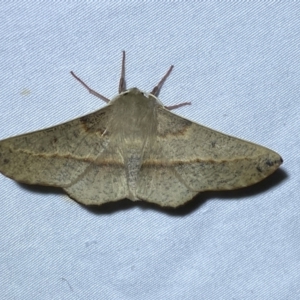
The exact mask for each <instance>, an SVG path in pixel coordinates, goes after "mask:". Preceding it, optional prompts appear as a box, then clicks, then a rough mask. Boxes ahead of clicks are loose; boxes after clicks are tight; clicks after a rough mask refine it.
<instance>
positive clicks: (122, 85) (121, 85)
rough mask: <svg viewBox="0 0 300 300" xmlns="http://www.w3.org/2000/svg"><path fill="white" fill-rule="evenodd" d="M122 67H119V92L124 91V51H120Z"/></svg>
mask: <svg viewBox="0 0 300 300" xmlns="http://www.w3.org/2000/svg"><path fill="white" fill-rule="evenodd" d="M122 55H123V56H122V67H121V77H120V82H119V94H121V93H122V92H124V91H126V81H125V51H122Z"/></svg>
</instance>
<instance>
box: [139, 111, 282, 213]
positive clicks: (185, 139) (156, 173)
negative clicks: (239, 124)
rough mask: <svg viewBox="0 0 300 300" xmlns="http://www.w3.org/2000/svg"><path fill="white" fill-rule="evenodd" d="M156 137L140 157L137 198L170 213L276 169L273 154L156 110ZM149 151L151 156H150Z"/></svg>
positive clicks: (279, 161)
mask: <svg viewBox="0 0 300 300" xmlns="http://www.w3.org/2000/svg"><path fill="white" fill-rule="evenodd" d="M157 118H158V135H157V140H156V144H155V145H153V147H152V151H151V152H149V153H145V154H144V158H145V160H144V162H143V164H142V167H141V171H140V177H139V182H138V187H139V188H138V191H137V196H138V197H139V198H140V199H144V200H147V201H149V202H154V203H158V204H160V205H162V206H173V207H176V206H178V205H181V204H183V203H185V202H186V201H188V200H190V199H191V198H192V197H193V196H195V195H196V194H197V193H199V192H201V191H207V190H231V189H237V188H241V187H245V186H249V185H251V184H254V183H256V182H258V181H260V180H262V179H263V178H265V177H267V176H268V175H270V174H271V173H273V172H274V171H275V170H276V169H277V168H278V167H279V165H280V164H281V163H282V159H281V157H280V156H279V154H277V153H276V152H274V151H272V150H270V149H267V148H265V147H262V146H259V145H256V144H253V143H251V142H247V141H244V140H241V139H238V138H234V137H231V136H228V135H225V134H222V133H220V132H217V131H214V130H212V129H209V128H207V127H204V126H201V125H199V124H196V123H194V122H191V121H189V120H186V119H184V118H181V117H179V116H177V115H175V114H173V113H171V112H170V111H168V110H166V109H164V108H162V107H161V108H158V112H157ZM153 149H154V151H153Z"/></svg>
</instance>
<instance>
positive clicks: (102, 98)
mask: <svg viewBox="0 0 300 300" xmlns="http://www.w3.org/2000/svg"><path fill="white" fill-rule="evenodd" d="M70 73H71V75H72V76H73V77H74V78H75V79H77V80H78V81H79V82H80V83H81V84H82V85H83V86H84V87H85V88H86V89H87V90H88V91H89V93H90V94H92V95H94V96H96V97H98V98H100V99H101V100H103V101H104V102H106V103H109V102H110V100H109V99H108V98H106V97H104V96H102V95H101V94H99V93H97V92H96V91H95V90H93V89H91V88H90V87H89V86H88V85H87V84H86V83H84V82H83V81H82V80H81V79H80V78H79V77H77V76H76V75H75V74H74V72H73V71H71V72H70Z"/></svg>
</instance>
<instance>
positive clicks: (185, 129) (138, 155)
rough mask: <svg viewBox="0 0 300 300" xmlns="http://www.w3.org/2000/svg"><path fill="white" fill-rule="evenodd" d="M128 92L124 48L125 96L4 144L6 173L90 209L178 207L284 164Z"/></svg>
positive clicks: (151, 97) (0, 163)
mask: <svg viewBox="0 0 300 300" xmlns="http://www.w3.org/2000/svg"><path fill="white" fill-rule="evenodd" d="M172 68H173V66H171V67H170V69H169V71H168V72H167V74H166V75H165V76H164V77H163V78H162V79H161V81H160V82H159V83H158V85H157V86H156V87H155V88H154V89H153V90H152V92H151V93H146V92H142V91H140V90H139V89H137V88H131V89H126V84H125V52H124V51H123V59H122V72H121V79H120V83H119V95H118V96H116V97H115V98H113V99H112V100H111V101H110V100H109V99H107V98H105V97H104V96H102V95H101V94H99V93H97V92H96V91H94V90H92V89H91V88H89V87H88V86H87V85H86V84H85V83H84V82H83V81H82V80H81V79H79V78H78V77H77V76H76V75H75V74H74V73H73V72H71V73H72V75H73V76H74V77H75V78H76V79H77V80H79V81H80V82H81V83H82V84H83V85H84V86H85V87H86V88H87V89H88V91H89V92H90V93H91V94H93V95H95V96H97V97H99V98H101V99H102V100H104V101H105V102H107V103H108V104H107V105H106V106H105V107H104V108H102V109H100V110H97V111H95V112H93V113H91V114H88V115H86V116H83V117H81V118H78V119H75V120H72V121H69V122H66V123H63V124H60V125H57V126H54V127H51V128H48V129H43V130H40V131H36V132H32V133H27V134H23V135H19V136H16V137H12V138H8V139H5V140H2V141H0V172H1V173H3V174H4V175H5V176H7V177H9V178H12V179H14V180H16V181H19V182H22V183H26V184H35V185H46V186H55V187H61V188H62V189H63V190H64V191H66V193H67V194H68V195H69V196H70V197H71V198H73V199H75V200H76V201H78V202H80V203H83V204H85V205H101V204H103V203H105V202H111V201H117V200H120V199H124V198H128V199H130V200H132V201H136V200H145V201H148V202H153V203H156V204H158V205H161V206H170V207H177V206H179V205H182V204H184V203H185V202H187V201H188V200H190V199H192V198H193V197H194V196H195V195H196V194H198V193H199V192H202V191H209V190H210V191H217V190H232V189H238V188H242V187H246V186H249V185H252V184H254V183H257V182H259V181H261V180H262V179H264V178H265V177H267V176H269V175H270V174H272V173H273V172H274V171H275V170H276V169H277V168H278V167H279V166H280V164H281V163H282V162H283V160H282V158H281V157H280V155H279V154H277V153H276V152H274V151H272V150H270V149H268V148H265V147H263V146H260V145H256V144H254V143H251V142H247V141H244V140H241V139H238V138H235V137H232V136H229V135H226V134H223V133H220V132H217V131H215V130H212V129H210V128H207V127H204V126H202V125H199V124H197V123H195V122H192V121H189V120H187V119H185V118H182V117H180V116H178V115H176V114H174V113H172V112H171V111H170V110H171V109H174V108H177V107H180V106H182V105H188V104H189V103H181V104H179V105H175V106H171V107H165V106H163V104H162V103H161V102H160V101H159V100H158V98H157V95H158V93H159V90H160V88H161V86H162V84H163V82H164V81H165V79H166V78H167V77H168V76H169V74H170V72H171V70H172Z"/></svg>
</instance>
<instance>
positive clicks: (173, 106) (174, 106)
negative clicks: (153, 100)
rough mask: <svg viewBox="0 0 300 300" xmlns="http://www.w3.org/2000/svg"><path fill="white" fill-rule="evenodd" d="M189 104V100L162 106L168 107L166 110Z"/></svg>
mask: <svg viewBox="0 0 300 300" xmlns="http://www.w3.org/2000/svg"><path fill="white" fill-rule="evenodd" d="M191 104H192V103H191V102H182V103H179V104H175V105H170V106H164V108H165V109H168V110H172V109H177V108H179V107H181V106H186V105H191Z"/></svg>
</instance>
